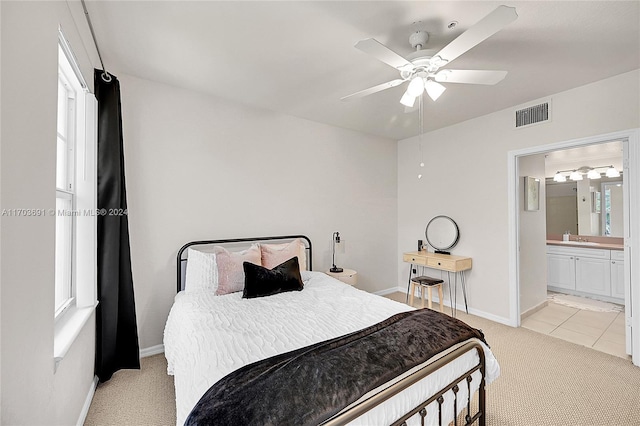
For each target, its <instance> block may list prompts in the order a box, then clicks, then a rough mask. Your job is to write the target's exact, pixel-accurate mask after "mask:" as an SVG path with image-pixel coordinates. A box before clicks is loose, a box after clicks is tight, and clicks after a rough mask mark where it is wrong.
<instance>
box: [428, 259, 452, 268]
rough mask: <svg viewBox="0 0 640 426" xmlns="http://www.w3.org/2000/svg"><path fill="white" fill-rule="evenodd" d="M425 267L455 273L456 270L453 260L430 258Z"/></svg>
mask: <svg viewBox="0 0 640 426" xmlns="http://www.w3.org/2000/svg"><path fill="white" fill-rule="evenodd" d="M427 266H428V267H429V266H430V267H432V268H436V269H444V270H447V271H455V270H456V262H455V261H454V260H446V259H434V258H432V257H430V258H428V259H427Z"/></svg>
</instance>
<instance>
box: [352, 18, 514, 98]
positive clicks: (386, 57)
mask: <svg viewBox="0 0 640 426" xmlns="http://www.w3.org/2000/svg"><path fill="white" fill-rule="evenodd" d="M517 18H518V14H517V13H516V9H515V8H514V7H508V6H498V8H496V9H495V10H494V11H493V12H491V13H490V14H489V15H487V16H485V17H484V18H483V19H482V20H480V21H479V22H478V23H476V24H475V25H474V26H472V27H471V28H469V29H468V30H467V31H465V32H464V33H462V34H461V35H460V36H458V37H457V38H456V39H455V40H453V41H452V42H451V43H449V44H448V45H447V46H445V47H444V48H442V49H441V50H440V51H439V52H437V53H436V52H435V50H433V49H423V46H424V45H425V44H426V42H427V41H428V40H429V34H428V33H427V32H426V31H416V32H414V33H413V34H411V36H410V37H409V43H411V46H412V47H413V48H415V49H416V51H415V52H413V53H411V54H410V55H409V56H407V58H403V57H402V56H400V55H398V54H397V53H396V52H394V51H393V50H391V49H389V48H388V47H386V46H385V45H383V44H382V43H380V42H379V41H377V40H375V39H373V38H368V39H366V40H360V41H359V42H357V43H356V45H355V47H356V48H357V49H360V50H362V51H363V52H365V53H368V54H369V55H372V56H375V57H376V58H377V59H379V60H380V61H382V62H384V63H385V64H387V65H391V66H392V67H394V68H396V69H397V70H398V71H400V78H398V79H396V80H392V81H388V82H386V83H382V84H379V85H377V86H373V87H370V88H368V89H365V90H361V91H359V92H356V93H353V94H351V95H348V96H345V97H343V98H341V100H343V101H346V100H351V99H356V98H362V97H364V96H367V95H371V94H373V93H376V92H380V91H382V90H385V89H389V88H391V87H396V86H399V85H401V84H404V83H407V82H408V83H409V85H408V86H407V90H406V91H405V93H404V95H403V96H402V99H401V100H400V103H402V104H403V105H405V106H407V107H413V105H414V103H415V100H416V98H417V97H418V96H421V95H422V93H423V92H425V91H426V92H427V94H428V95H429V97H430V98H431V99H433V100H434V101H435V100H436V99H438V97H440V95H442V93H443V92H444V91H445V90H446V87H445V86H443V85H442V84H440V83H445V82H446V83H467V84H486V85H494V84H496V83H498V82H500V81H502V79H504V77H505V76H506V75H507V72H506V71H493V70H454V69H442V70H441V69H440V68H442V67H445V66H446V65H448V64H450V63H451V61H453V60H454V59H456V58H457V57H458V56H460V55H462V54H463V53H465V52H466V51H467V50H469V49H471V48H472V47H474V46H476V45H478V44H480V43H481V42H482V41H484V40H486V39H487V38H489V37H491V36H492V35H494V34H495V33H497V32H498V31H500V30H501V29H503V28H504V27H506V26H507V25H508V24H510V23H511V22H513V21H515V20H516V19H517Z"/></svg>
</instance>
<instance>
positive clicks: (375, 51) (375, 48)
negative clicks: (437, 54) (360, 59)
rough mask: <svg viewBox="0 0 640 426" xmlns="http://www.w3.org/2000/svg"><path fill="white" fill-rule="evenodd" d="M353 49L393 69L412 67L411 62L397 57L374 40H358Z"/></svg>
mask: <svg viewBox="0 0 640 426" xmlns="http://www.w3.org/2000/svg"><path fill="white" fill-rule="evenodd" d="M355 47H356V48H357V49H360V50H362V51H363V52H364V53H368V54H369V55H371V56H375V57H376V58H377V59H379V60H380V61H382V62H384V63H385V64H387V65H391V66H392V67H394V68H398V69H400V68H403V67H406V66H409V67H413V64H411V62H409V61H407V60H406V59H405V58H403V57H402V56H400V55H398V54H397V53H396V52H394V51H393V50H391V49H389V48H388V47H387V46H385V45H384V44H382V43H380V42H379V41H378V40H376V39H374V38H368V39H365V40H360V41H359V42H357V43H356V45H355Z"/></svg>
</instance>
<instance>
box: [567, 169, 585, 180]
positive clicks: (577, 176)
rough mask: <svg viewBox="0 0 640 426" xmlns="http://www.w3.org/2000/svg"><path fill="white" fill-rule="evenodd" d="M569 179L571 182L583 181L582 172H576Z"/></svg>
mask: <svg viewBox="0 0 640 426" xmlns="http://www.w3.org/2000/svg"><path fill="white" fill-rule="evenodd" d="M569 179H571V180H582V174H580V172H578V171H576V170H574V171H572V172H571V174H570V175H569Z"/></svg>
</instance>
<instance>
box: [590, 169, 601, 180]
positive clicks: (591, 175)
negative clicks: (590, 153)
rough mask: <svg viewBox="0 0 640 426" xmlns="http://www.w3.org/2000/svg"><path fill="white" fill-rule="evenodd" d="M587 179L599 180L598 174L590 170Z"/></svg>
mask: <svg viewBox="0 0 640 426" xmlns="http://www.w3.org/2000/svg"><path fill="white" fill-rule="evenodd" d="M587 177H588V178H589V179H600V173H598V172H597V171H595V170H594V169H591V170H589V173H587Z"/></svg>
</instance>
